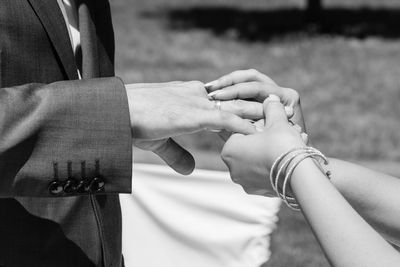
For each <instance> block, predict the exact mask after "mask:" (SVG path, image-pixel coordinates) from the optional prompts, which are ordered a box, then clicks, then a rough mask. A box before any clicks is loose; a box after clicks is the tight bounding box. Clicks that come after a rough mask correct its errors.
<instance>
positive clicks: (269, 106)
mask: <svg viewBox="0 0 400 267" xmlns="http://www.w3.org/2000/svg"><path fill="white" fill-rule="evenodd" d="M264 113H265V127H270V126H271V125H273V124H274V123H286V124H287V123H288V119H287V116H286V113H285V109H284V106H283V105H282V103H281V101H280V99H279V97H278V96H276V95H270V96H269V97H268V98H267V99H266V100H265V101H264Z"/></svg>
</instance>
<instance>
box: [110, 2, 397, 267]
mask: <svg viewBox="0 0 400 267" xmlns="http://www.w3.org/2000/svg"><path fill="white" fill-rule="evenodd" d="M111 2H112V3H111V4H112V9H113V15H114V17H113V18H114V26H115V31H116V42H117V47H116V67H117V74H118V75H119V76H121V77H122V78H123V79H124V80H125V82H127V83H129V82H163V81H171V80H201V81H204V82H206V81H210V80H213V79H215V78H217V77H218V76H220V75H223V74H226V73H229V72H231V71H233V70H236V69H246V68H256V69H258V70H260V71H261V72H263V73H266V74H267V75H269V76H271V77H272V78H273V79H274V80H276V81H277V82H278V83H279V84H281V85H282V86H286V87H292V88H295V89H297V90H298V91H299V92H300V94H301V96H302V105H303V108H304V113H305V118H306V122H307V126H308V131H309V134H310V136H311V138H312V140H313V143H314V144H315V146H316V147H318V148H320V149H321V150H322V151H324V152H326V153H327V154H328V155H330V156H335V157H339V158H349V159H354V160H369V161H372V162H375V161H377V160H378V161H379V162H378V163H375V165H376V166H377V168H378V169H380V168H383V169H385V168H387V163H381V162H382V161H399V160H400V149H399V147H400V134H399V132H400V131H399V130H400V123H399V114H400V105H399V100H400V90H399V89H400V67H399V65H400V63H399V62H400V53H399V52H400V39H396V38H392V39H381V38H376V37H367V38H365V39H358V38H352V37H343V36H332V35H315V34H313V35H309V34H307V33H304V32H299V33H296V34H286V35H282V36H280V37H277V38H273V39H271V40H269V41H268V42H265V41H257V40H255V41H251V42H249V41H243V40H240V39H238V38H237V37H238V35H239V34H238V33H237V32H236V31H235V29H234V28H233V29H231V30H228V31H226V32H225V33H224V34H222V35H218V36H216V35H214V33H213V32H212V31H210V30H207V29H200V28H195V27H193V28H191V29H174V28H171V27H168V23H166V22H165V18H161V17H160V18H158V17H157V16H155V17H154V16H145V15H144V14H145V13H146V12H154V14H158V13H157V12H160V13H162V12H165V11H166V10H168V9H182V8H190V7H202V6H208V7H210V6H211V7H212V6H216V7H221V6H222V7H235V8H238V9H243V10H271V9H274V8H282V7H289V8H293V7H295V8H303V7H304V1H298V0H285V1H280V0H252V1H240V0H146V1H144V0H142V1H140V0H113V1H111ZM325 3H326V6H327V7H328V8H329V7H332V6H341V7H350V8H356V7H358V6H360V5H362V6H368V7H371V8H378V7H380V8H381V7H385V8H393V7H396V8H400V2H399V1H397V0H381V1H378V0H354V1H346V0H326V1H325ZM221 19H224V18H221ZM265 19H266V20H267V19H268V18H267V17H266V18H265ZM338 20H340V18H338ZM399 27H400V26H399ZM178 140H179V142H180V143H182V144H183V145H184V146H186V147H189V148H190V149H194V150H196V151H197V150H199V152H197V153H196V155H198V156H197V157H198V158H197V159H198V160H197V161H198V166H199V167H203V168H206V167H207V168H217V169H220V168H223V165H222V163H221V162H220V161H218V160H215V157H216V156H215V155H216V154H217V152H218V151H219V150H220V148H221V147H222V142H221V141H220V140H219V139H218V138H216V136H215V135H213V134H210V133H198V134H195V135H191V136H185V137H180V138H178ZM136 159H137V160H138V161H141V162H143V161H145V162H146V161H147V162H148V161H153V160H154V158H153V156H151V155H149V154H146V153H144V152H138V153H136ZM391 166H392V168H397V169H398V165H396V164H394V165H393V164H392V165H391ZM393 166H395V167H393ZM280 220H281V222H280V227H279V229H278V231H277V232H276V234H275V235H274V244H275V245H274V250H273V252H274V253H273V258H272V260H271V262H270V264H269V266H275V267H283V266H310V267H315V266H328V263H327V262H326V260H325V259H324V257H323V255H322V253H321V251H320V249H319V248H318V245H317V244H316V242H315V239H314V237H313V236H312V234H311V232H310V230H309V228H308V226H307V224H306V222H305V221H304V219H303V217H302V215H301V214H295V213H293V212H290V211H288V210H287V209H282V211H281V213H280Z"/></svg>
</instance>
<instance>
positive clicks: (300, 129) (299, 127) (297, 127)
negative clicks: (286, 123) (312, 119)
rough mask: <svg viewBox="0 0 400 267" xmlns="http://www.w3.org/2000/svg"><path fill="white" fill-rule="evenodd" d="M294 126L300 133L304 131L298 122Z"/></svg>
mask: <svg viewBox="0 0 400 267" xmlns="http://www.w3.org/2000/svg"><path fill="white" fill-rule="evenodd" d="M293 128H294V129H295V130H296V131H297V132H298V133H302V132H303V129H302V128H301V126H300V125H298V124H295V125H293Z"/></svg>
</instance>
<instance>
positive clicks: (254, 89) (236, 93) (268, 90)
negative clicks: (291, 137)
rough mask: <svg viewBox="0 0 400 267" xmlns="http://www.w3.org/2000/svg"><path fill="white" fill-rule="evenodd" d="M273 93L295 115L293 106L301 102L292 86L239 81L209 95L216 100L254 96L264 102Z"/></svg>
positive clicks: (287, 110) (289, 113) (290, 113)
mask: <svg viewBox="0 0 400 267" xmlns="http://www.w3.org/2000/svg"><path fill="white" fill-rule="evenodd" d="M271 94H273V95H277V96H279V97H280V99H281V100H282V103H283V104H284V105H285V106H287V108H286V113H287V114H288V117H291V116H293V113H294V110H293V107H294V105H295V104H296V103H298V102H299V99H300V96H299V94H298V93H297V91H295V90H293V89H291V88H285V87H279V86H277V85H274V84H268V83H260V82H246V83H239V84H235V85H231V86H228V87H225V88H223V89H220V90H217V91H214V92H211V93H209V94H208V97H209V98H211V99H215V100H217V99H218V100H231V99H249V98H252V99H255V100H257V101H258V102H261V103H262V102H263V101H264V100H265V99H266V98H267V97H268V96H269V95H271Z"/></svg>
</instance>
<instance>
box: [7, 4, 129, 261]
mask: <svg viewBox="0 0 400 267" xmlns="http://www.w3.org/2000/svg"><path fill="white" fill-rule="evenodd" d="M78 6H79V23H80V32H81V44H82V76H83V80H77V79H78V76H77V71H76V69H77V62H75V58H74V55H73V52H72V48H71V43H70V40H69V36H68V31H67V28H66V25H65V21H64V19H63V16H62V13H61V11H60V9H59V6H58V4H57V2H56V0H0V87H1V88H0V266H41V267H42V266H102V265H105V266H120V265H121V262H122V256H121V211H120V206H119V200H118V193H128V192H130V188H131V165H132V158H131V152H132V151H131V128H130V118H129V110H128V103H127V98H126V92H125V88H124V85H123V83H122V81H121V80H120V79H118V78H115V77H113V76H114V37H113V29H112V23H111V17H110V8H109V4H108V1H107V0H81V2H80V3H78ZM100 77H105V78H100ZM106 77H109V78H106ZM96 162H97V166H96ZM68 165H69V168H68Z"/></svg>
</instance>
